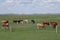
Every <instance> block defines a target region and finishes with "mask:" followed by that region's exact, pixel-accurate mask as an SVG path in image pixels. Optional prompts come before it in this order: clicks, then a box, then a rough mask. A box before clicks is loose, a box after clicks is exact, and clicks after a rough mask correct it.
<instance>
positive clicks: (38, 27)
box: [37, 23, 45, 29]
mask: <svg viewBox="0 0 60 40" xmlns="http://www.w3.org/2000/svg"><path fill="white" fill-rule="evenodd" d="M40 28H45V25H44V24H43V23H38V24H37V29H40Z"/></svg>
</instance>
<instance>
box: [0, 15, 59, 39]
mask: <svg viewBox="0 0 60 40" xmlns="http://www.w3.org/2000/svg"><path fill="white" fill-rule="evenodd" d="M4 19H7V20H9V24H10V26H11V27H13V31H12V32H9V31H7V30H6V31H5V30H4V29H1V27H2V26H1V24H2V23H1V22H0V40H60V15H0V21H1V20H4ZM14 19H28V20H29V23H24V24H15V23H13V22H12V20H14ZM31 19H34V20H35V21H36V23H35V24H32V23H31V22H30V20H31ZM44 20H47V21H49V22H50V21H56V22H58V24H59V26H58V33H56V32H55V29H53V28H52V27H50V26H46V30H44V29H40V30H39V31H37V32H36V30H37V29H36V24H37V23H41V22H42V21H44Z"/></svg>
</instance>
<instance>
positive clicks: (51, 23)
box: [50, 22, 58, 28]
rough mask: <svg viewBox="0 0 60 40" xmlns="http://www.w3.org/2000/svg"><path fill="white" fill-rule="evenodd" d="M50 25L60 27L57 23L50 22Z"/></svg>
mask: <svg viewBox="0 0 60 40" xmlns="http://www.w3.org/2000/svg"><path fill="white" fill-rule="evenodd" d="M50 25H51V26H52V27H53V28H56V26H57V25H58V23H57V22H50Z"/></svg>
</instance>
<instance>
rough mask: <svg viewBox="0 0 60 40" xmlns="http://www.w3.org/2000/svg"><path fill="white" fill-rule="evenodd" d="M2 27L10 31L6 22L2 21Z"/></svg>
mask: <svg viewBox="0 0 60 40" xmlns="http://www.w3.org/2000/svg"><path fill="white" fill-rule="evenodd" d="M2 27H3V28H4V29H8V30H10V31H11V27H10V26H9V22H8V20H2Z"/></svg>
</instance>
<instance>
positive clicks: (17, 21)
mask: <svg viewBox="0 0 60 40" xmlns="http://www.w3.org/2000/svg"><path fill="white" fill-rule="evenodd" d="M22 21H23V20H13V22H14V23H17V24H18V23H22Z"/></svg>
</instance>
